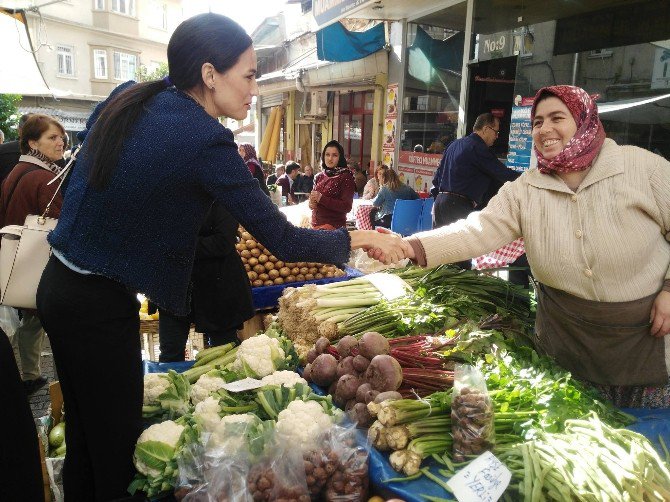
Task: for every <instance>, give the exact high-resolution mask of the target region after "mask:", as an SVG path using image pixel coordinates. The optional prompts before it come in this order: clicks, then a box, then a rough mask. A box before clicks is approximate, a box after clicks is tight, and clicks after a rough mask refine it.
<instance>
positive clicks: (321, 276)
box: [314, 273, 323, 279]
mask: <svg viewBox="0 0 670 502" xmlns="http://www.w3.org/2000/svg"><path fill="white" fill-rule="evenodd" d="M314 278H315V279H323V274H321V273H316V274H314Z"/></svg>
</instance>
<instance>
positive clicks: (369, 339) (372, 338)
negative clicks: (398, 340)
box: [358, 331, 391, 359]
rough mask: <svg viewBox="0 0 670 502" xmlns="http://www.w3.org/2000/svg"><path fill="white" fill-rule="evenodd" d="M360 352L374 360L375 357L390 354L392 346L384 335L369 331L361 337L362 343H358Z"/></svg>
mask: <svg viewBox="0 0 670 502" xmlns="http://www.w3.org/2000/svg"><path fill="white" fill-rule="evenodd" d="M358 351H359V353H360V354H361V355H362V356H365V357H367V358H368V359H372V358H373V357H375V356H379V355H382V354H389V353H390V352H391V346H390V345H389V341H388V340H387V339H386V338H384V335H381V334H380V333H377V332H376V331H368V332H367V333H365V334H364V335H363V336H362V337H361V341H360V342H359V343H358Z"/></svg>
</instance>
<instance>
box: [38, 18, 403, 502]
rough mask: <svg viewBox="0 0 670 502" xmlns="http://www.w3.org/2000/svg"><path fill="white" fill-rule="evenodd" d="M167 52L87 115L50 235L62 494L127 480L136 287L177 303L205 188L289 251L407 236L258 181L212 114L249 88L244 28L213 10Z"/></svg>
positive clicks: (43, 294)
mask: <svg viewBox="0 0 670 502" xmlns="http://www.w3.org/2000/svg"><path fill="white" fill-rule="evenodd" d="M167 55H168V66H169V77H168V78H166V79H164V80H159V81H151V82H145V83H141V84H133V83H129V84H126V85H124V86H119V87H118V88H117V89H115V91H114V92H113V93H112V96H110V98H109V99H108V100H107V101H106V102H104V103H102V104H101V105H99V106H98V108H97V109H96V111H95V112H94V114H93V116H92V117H91V118H90V119H89V122H88V124H87V128H88V129H90V130H91V132H90V134H89V135H88V136H89V137H87V138H86V139H85V141H84V145H83V147H82V150H81V153H80V156H79V159H78V161H77V165H76V167H75V169H74V172H73V173H72V175H71V180H70V184H69V187H68V192H67V194H68V196H67V197H66V198H65V201H64V204H63V207H62V211H61V216H60V220H59V222H58V227H57V228H56V229H55V230H54V231H53V232H52V233H51V234H50V236H49V242H50V243H51V245H52V246H53V256H52V257H51V259H50V261H49V263H48V264H47V267H46V269H45V271H44V274H43V276H42V280H41V282H40V286H39V289H38V293H37V306H38V310H39V313H40V317H41V319H42V321H43V323H44V327H45V328H46V330H47V333H48V334H49V338H50V340H51V346H52V349H53V353H54V359H55V362H56V366H57V370H58V376H59V378H60V380H61V387H62V389H63V395H64V399H65V408H66V409H67V414H68V415H67V416H68V418H67V421H66V441H67V445H68V454H67V457H66V460H65V472H64V489H65V496H66V499H68V500H86V501H93V500H110V499H116V498H121V497H123V496H124V495H125V493H126V488H127V486H128V484H129V482H130V480H131V479H132V477H133V471H134V469H133V466H132V454H133V446H134V443H135V441H136V440H137V437H138V435H139V433H140V430H141V408H142V368H141V360H140V340H139V336H138V330H139V318H138V314H137V312H138V308H139V305H138V302H137V299H136V295H135V292H137V291H141V292H143V293H145V294H146V295H147V296H148V297H149V298H150V299H151V300H152V301H153V302H154V303H155V304H157V305H158V306H159V307H161V308H162V309H165V310H168V311H170V312H172V313H174V314H176V315H185V314H187V313H188V311H189V293H188V283H189V280H190V277H191V270H192V266H193V257H194V254H195V245H196V236H197V233H198V228H199V226H200V224H201V222H202V220H203V218H204V216H205V213H206V212H207V210H208V209H209V207H210V206H211V203H212V202H213V201H218V202H219V203H220V204H221V205H222V206H223V207H224V208H225V209H227V210H228V212H229V213H230V214H231V215H232V216H233V217H234V218H235V219H236V220H237V221H239V222H240V223H241V224H242V225H244V227H245V228H246V229H247V230H248V231H249V232H251V233H252V234H253V235H254V236H255V237H256V238H257V239H259V240H260V241H261V242H262V243H263V244H264V245H265V246H266V247H267V248H268V249H270V250H271V251H272V252H273V254H274V255H275V256H277V257H278V258H281V259H283V260H286V261H315V262H342V261H346V260H347V258H348V255H349V251H350V249H351V248H358V247H363V248H373V247H374V248H380V249H386V250H387V251H388V252H389V254H390V256H392V257H396V258H397V257H398V256H399V255H400V254H402V252H403V250H404V249H405V245H404V243H402V242H401V241H400V239H398V238H397V237H394V236H381V234H377V235H375V233H374V232H370V233H361V232H357V233H353V232H352V233H350V234H347V232H345V231H337V232H314V231H312V230H308V229H299V228H296V227H293V226H292V225H290V224H288V223H287V221H286V219H285V218H284V217H283V216H282V215H281V213H280V212H279V210H278V209H277V208H276V206H275V205H274V204H272V202H271V201H270V199H269V198H268V197H266V196H265V195H264V194H263V193H262V192H261V191H260V190H258V183H257V182H256V180H254V178H253V177H252V176H251V173H250V172H249V169H248V168H247V167H246V166H245V165H244V162H243V160H242V158H241V157H240V155H239V153H238V149H237V146H236V145H235V143H234V141H233V134H232V132H231V131H230V130H228V129H226V128H225V127H224V126H223V125H221V123H220V122H219V121H218V120H217V118H218V117H219V116H226V117H230V118H234V119H240V120H241V119H243V118H245V117H246V115H247V113H248V112H249V109H250V107H251V102H252V98H253V96H255V95H256V94H257V92H258V86H257V84H256V56H255V53H254V50H253V47H252V46H251V38H250V37H249V36H248V35H247V34H246V33H245V31H244V30H243V29H242V28H241V27H240V26H239V25H238V24H236V23H235V22H234V21H232V20H230V19H229V18H227V17H224V16H220V15H217V14H211V13H209V14H201V15H198V16H195V17H193V18H190V19H188V20H186V21H184V22H183V23H182V24H180V25H179V26H178V27H177V29H176V30H175V32H174V33H173V35H172V37H171V38H170V42H169V44H168V50H167ZM380 236H381V237H380ZM230 287H231V288H234V287H235V285H234V284H231V285H230Z"/></svg>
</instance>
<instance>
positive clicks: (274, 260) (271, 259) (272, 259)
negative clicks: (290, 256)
mask: <svg viewBox="0 0 670 502" xmlns="http://www.w3.org/2000/svg"><path fill="white" fill-rule="evenodd" d="M269 259H270V261H271V262H272V263H281V264H282V267H283V266H284V262H283V261H282V262H280V261H279V260H278V259H277V257H276V256H275V255H273V254H271V255H270V257H269ZM279 268H281V267H279Z"/></svg>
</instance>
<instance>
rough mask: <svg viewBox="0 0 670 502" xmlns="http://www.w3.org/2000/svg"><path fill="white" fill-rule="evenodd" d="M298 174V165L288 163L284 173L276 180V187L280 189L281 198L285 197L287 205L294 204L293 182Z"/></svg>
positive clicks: (291, 162)
mask: <svg viewBox="0 0 670 502" xmlns="http://www.w3.org/2000/svg"><path fill="white" fill-rule="evenodd" d="M299 174H300V164H298V163H297V162H293V161H290V162H288V163H287V164H286V172H285V173H284V174H282V175H281V176H280V177H279V178H277V186H279V187H281V195H282V197H286V203H287V204H295V203H296V202H297V201H296V198H295V196H294V195H293V192H294V191H295V180H296V178H297V177H298V175H299Z"/></svg>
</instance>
